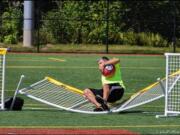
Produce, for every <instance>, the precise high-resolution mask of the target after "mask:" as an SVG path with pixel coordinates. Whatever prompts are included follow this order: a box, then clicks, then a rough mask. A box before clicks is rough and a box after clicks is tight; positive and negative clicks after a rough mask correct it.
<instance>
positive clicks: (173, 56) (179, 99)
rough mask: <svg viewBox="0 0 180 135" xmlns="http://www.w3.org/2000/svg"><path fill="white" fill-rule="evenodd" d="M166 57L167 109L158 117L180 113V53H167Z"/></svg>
mask: <svg viewBox="0 0 180 135" xmlns="http://www.w3.org/2000/svg"><path fill="white" fill-rule="evenodd" d="M165 57H166V87H165V109H164V115H157V116H156V117H157V118H158V117H167V116H177V115H180V53H165ZM172 76H173V77H172Z"/></svg>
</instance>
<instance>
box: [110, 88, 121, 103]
mask: <svg viewBox="0 0 180 135" xmlns="http://www.w3.org/2000/svg"><path fill="white" fill-rule="evenodd" d="M123 95H124V88H123V87H121V86H120V85H115V86H113V85H112V86H110V94H109V97H108V100H107V101H108V102H110V103H113V102H116V101H118V100H120V99H121V98H122V97H123Z"/></svg>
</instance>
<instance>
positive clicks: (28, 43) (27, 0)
mask: <svg viewBox="0 0 180 135" xmlns="http://www.w3.org/2000/svg"><path fill="white" fill-rule="evenodd" d="M33 8H34V1H33V0H24V31H23V46H25V47H32V45H33V29H34V28H33V22H34V13H33V12H34V11H33Z"/></svg>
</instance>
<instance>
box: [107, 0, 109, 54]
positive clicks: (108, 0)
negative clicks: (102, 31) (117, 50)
mask: <svg viewBox="0 0 180 135" xmlns="http://www.w3.org/2000/svg"><path fill="white" fill-rule="evenodd" d="M106 53H107V54H108V53H109V0H107V1H106Z"/></svg>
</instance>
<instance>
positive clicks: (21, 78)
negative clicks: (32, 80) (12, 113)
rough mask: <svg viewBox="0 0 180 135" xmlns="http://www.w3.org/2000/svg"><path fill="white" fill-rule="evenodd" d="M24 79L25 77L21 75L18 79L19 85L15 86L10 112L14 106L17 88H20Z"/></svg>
mask: <svg viewBox="0 0 180 135" xmlns="http://www.w3.org/2000/svg"><path fill="white" fill-rule="evenodd" d="M24 77H25V76H24V75H21V77H20V80H19V83H18V85H17V88H16V91H15V93H14V96H13V100H12V103H11V106H10V110H12V109H13V106H14V103H15V99H16V96H17V94H18V91H19V87H20V85H21V83H22V80H23V78H24Z"/></svg>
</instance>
